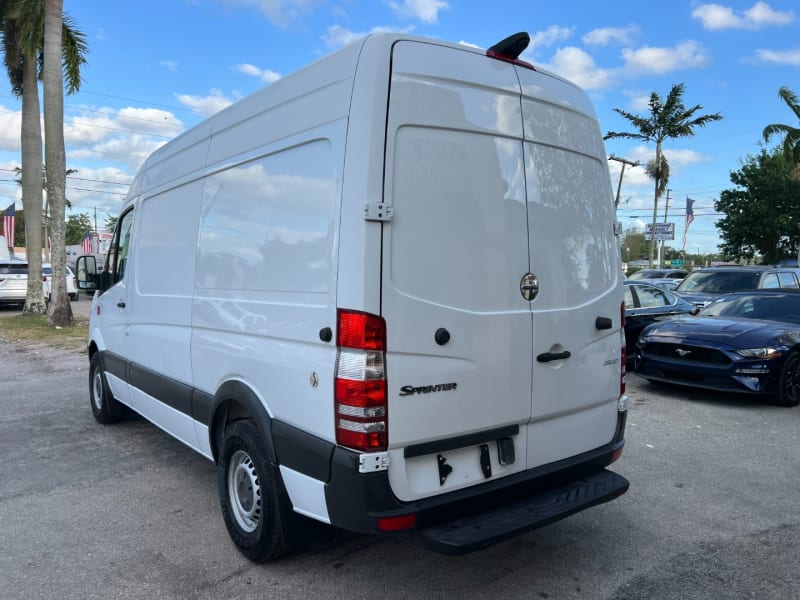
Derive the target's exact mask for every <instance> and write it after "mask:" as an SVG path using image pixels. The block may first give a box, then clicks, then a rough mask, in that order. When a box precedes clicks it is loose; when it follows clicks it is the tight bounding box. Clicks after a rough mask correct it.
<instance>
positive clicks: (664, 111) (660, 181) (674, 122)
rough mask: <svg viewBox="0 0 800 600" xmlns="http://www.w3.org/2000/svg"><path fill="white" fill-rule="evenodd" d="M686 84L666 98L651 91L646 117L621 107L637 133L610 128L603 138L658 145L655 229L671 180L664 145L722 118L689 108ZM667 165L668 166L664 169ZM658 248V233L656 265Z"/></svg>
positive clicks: (652, 170)
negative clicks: (670, 140)
mask: <svg viewBox="0 0 800 600" xmlns="http://www.w3.org/2000/svg"><path fill="white" fill-rule="evenodd" d="M684 90H685V86H684V84H682V83H678V84H675V85H673V86H672V89H671V90H670V91H669V94H667V98H666V100H663V99H662V98H661V96H660V95H659V94H658V93H656V92H652V93H651V94H650V101H649V102H648V106H649V107H650V114H649V115H647V116H644V117H640V116H638V115H634V114H632V113H629V112H627V111H624V110H622V109H619V108H615V109H614V112H616V113H617V114H619V115H621V116H622V117H623V118H625V119H627V120H628V121H629V122H630V123H631V124H632V125H633V126H634V127H635V128H636V129H637V131H635V132H621V131H609V132H608V133H607V134H606V135H605V137H604V138H603V139H606V140H608V139H613V138H629V139H634V140H641V141H643V142H651V143H655V145H656V156H655V159H654V160H653V161H651V162H652V165H653V166H652V168H650V170H649V172H650V173H651V175H652V176H653V177H654V179H655V193H654V206H653V231H655V230H656V220H657V218H658V199H659V197H660V196H661V194H663V192H664V190H666V188H667V183H668V181H669V169H668V163H666V160H665V159H664V156H663V152H662V144H663V143H664V141H666V140H668V139H674V138H681V137H691V136H693V135H694V129H695V127H703V126H705V125H706V124H707V123H709V122H711V121H718V120H720V119H722V115H720V114H719V113H713V114H710V115H700V116H695V113H696V112H697V111H699V110H701V109H702V108H703V107H702V106H701V105H700V104H696V105H695V106H693V107H692V108H688V109H687V108H686V106H685V105H684V104H683V93H684ZM665 166H667V168H666V169H665ZM655 251H656V236H655V235H653V236H651V240H650V266H651V267H652V266H653V258H654V257H655Z"/></svg>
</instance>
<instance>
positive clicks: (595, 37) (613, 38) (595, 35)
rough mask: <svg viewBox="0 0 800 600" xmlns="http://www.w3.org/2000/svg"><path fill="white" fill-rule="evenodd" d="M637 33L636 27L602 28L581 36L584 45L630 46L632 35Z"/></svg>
mask: <svg viewBox="0 0 800 600" xmlns="http://www.w3.org/2000/svg"><path fill="white" fill-rule="evenodd" d="M638 32H639V28H638V27H637V26H636V25H628V26H627V27H603V28H601V29H594V30H592V31H590V32H589V33H587V34H586V35H584V36H583V38H582V41H583V43H584V44H588V45H592V46H608V45H609V44H611V43H617V44H630V43H631V39H632V37H633V35H634V34H636V33H638Z"/></svg>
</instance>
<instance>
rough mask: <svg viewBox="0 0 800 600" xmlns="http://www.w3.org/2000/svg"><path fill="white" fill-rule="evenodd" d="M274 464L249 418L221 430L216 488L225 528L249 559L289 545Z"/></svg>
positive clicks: (267, 556) (270, 556)
mask: <svg viewBox="0 0 800 600" xmlns="http://www.w3.org/2000/svg"><path fill="white" fill-rule="evenodd" d="M278 477H279V475H278V473H277V467H274V466H273V465H271V464H270V462H269V460H268V458H267V452H266V451H265V449H264V441H263V439H262V436H261V435H260V434H259V432H258V429H257V428H256V426H255V424H254V423H253V422H252V421H250V420H242V421H236V422H235V423H233V424H232V425H230V426H229V427H228V428H227V429H226V430H225V438H224V440H223V443H222V449H221V451H220V455H219V460H218V462H217V492H218V493H219V501H220V508H221V509H222V516H223V518H224V520H225V525H226V526H227V528H228V533H229V534H230V536H231V539H232V540H233V542H234V544H236V546H237V547H238V548H239V551H240V552H241V553H242V554H244V555H245V556H246V557H247V558H249V559H250V560H252V561H254V562H265V561H268V560H272V559H275V558H278V557H280V556H282V555H284V554H286V553H287V552H289V550H290V547H289V545H288V543H287V541H286V536H285V533H284V521H285V520H286V519H287V518H290V515H284V514H282V510H281V504H282V503H281V502H280V498H279V491H278V480H277V478H278Z"/></svg>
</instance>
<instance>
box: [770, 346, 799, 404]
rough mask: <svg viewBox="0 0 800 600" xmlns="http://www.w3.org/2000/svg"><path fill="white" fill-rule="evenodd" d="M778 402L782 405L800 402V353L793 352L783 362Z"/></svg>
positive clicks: (779, 380)
mask: <svg viewBox="0 0 800 600" xmlns="http://www.w3.org/2000/svg"><path fill="white" fill-rule="evenodd" d="M776 404H779V405H780V406H797V405H798V404H800V353H799V352H791V353H790V354H789V356H788V357H787V358H786V362H785V363H783V370H782V371H781V376H780V378H779V379H778V395H777V398H776Z"/></svg>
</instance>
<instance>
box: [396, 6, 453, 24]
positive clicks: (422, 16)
mask: <svg viewBox="0 0 800 600" xmlns="http://www.w3.org/2000/svg"><path fill="white" fill-rule="evenodd" d="M386 4H387V5H388V6H389V8H391V9H392V10H393V11H394V12H395V13H396V14H397V15H398V16H399V17H400V18H402V19H418V20H420V21H422V22H423V23H427V24H429V25H432V24H435V23H437V22H438V21H439V11H440V10H447V9H448V8H450V6H449V5H448V4H447V2H444V0H403V1H402V2H395V1H393V0H389V1H388V2H387V3H386Z"/></svg>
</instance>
